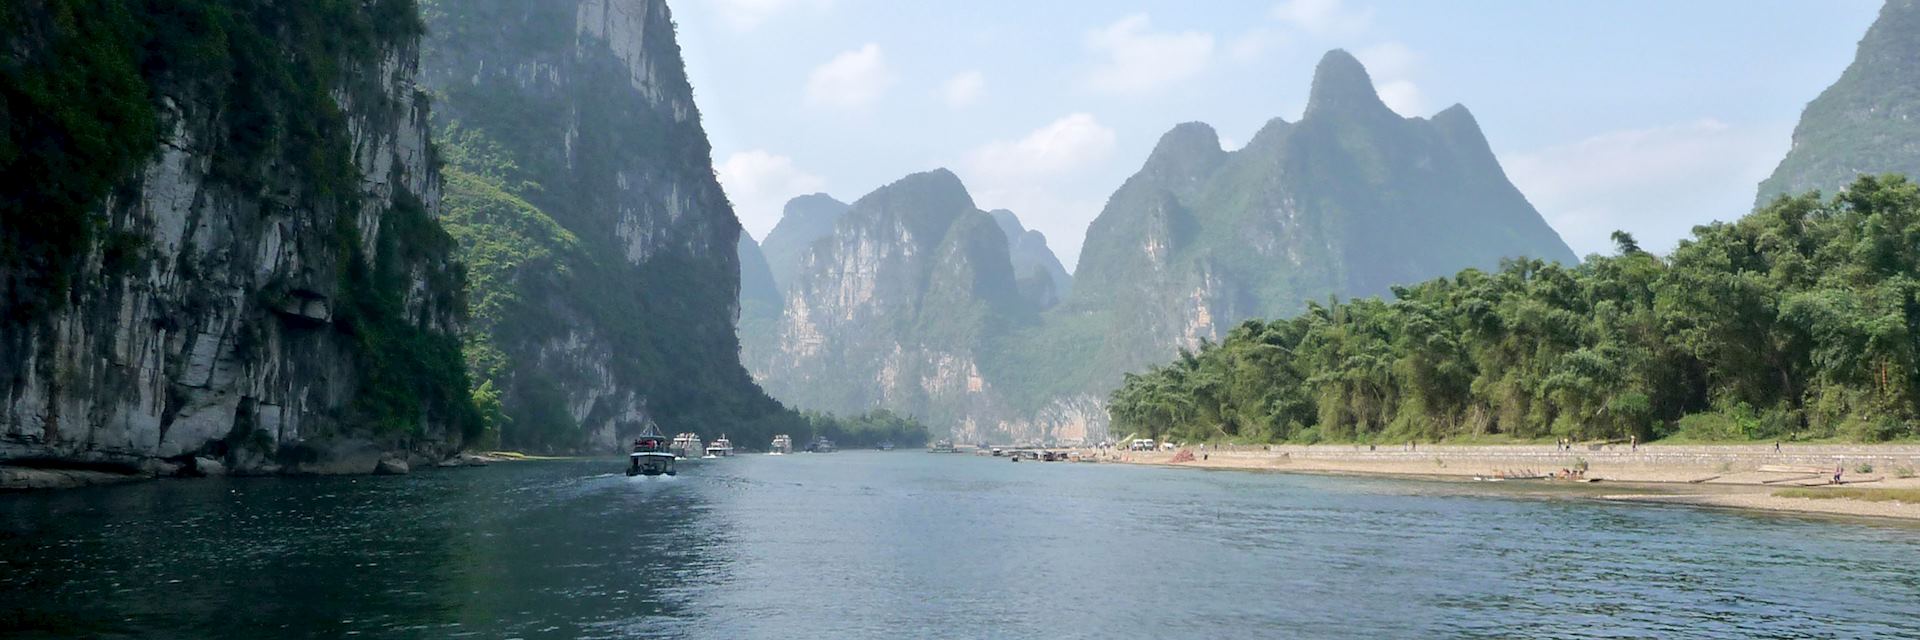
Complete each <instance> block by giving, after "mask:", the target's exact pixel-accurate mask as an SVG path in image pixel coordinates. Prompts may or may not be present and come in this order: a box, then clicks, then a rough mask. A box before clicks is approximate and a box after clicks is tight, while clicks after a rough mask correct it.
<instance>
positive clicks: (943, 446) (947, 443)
mask: <svg viewBox="0 0 1920 640" xmlns="http://www.w3.org/2000/svg"><path fill="white" fill-rule="evenodd" d="M959 451H960V450H959V449H955V448H954V446H953V441H952V440H935V441H933V446H931V447H928V448H927V453H958V452H959Z"/></svg>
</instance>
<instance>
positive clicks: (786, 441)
mask: <svg viewBox="0 0 1920 640" xmlns="http://www.w3.org/2000/svg"><path fill="white" fill-rule="evenodd" d="M789 453H793V438H791V437H789V436H787V434H784V433H783V434H780V435H777V436H774V437H773V447H772V448H771V449H769V450H768V451H767V455H770V456H779V455H786V454H789Z"/></svg>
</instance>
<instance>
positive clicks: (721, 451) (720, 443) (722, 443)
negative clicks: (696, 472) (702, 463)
mask: <svg viewBox="0 0 1920 640" xmlns="http://www.w3.org/2000/svg"><path fill="white" fill-rule="evenodd" d="M730 455H733V441H732V440H728V439H727V434H724V433H722V434H720V437H719V438H715V439H714V441H713V443H712V444H709V445H707V455H704V456H701V457H703V458H725V457H727V456H730Z"/></svg>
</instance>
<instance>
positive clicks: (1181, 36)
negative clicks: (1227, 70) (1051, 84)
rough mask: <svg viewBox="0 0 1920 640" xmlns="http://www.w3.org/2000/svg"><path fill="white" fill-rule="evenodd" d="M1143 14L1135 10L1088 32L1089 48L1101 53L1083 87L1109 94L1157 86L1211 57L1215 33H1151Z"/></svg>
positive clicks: (1181, 76) (1196, 68)
mask: <svg viewBox="0 0 1920 640" xmlns="http://www.w3.org/2000/svg"><path fill="white" fill-rule="evenodd" d="M1150 26H1151V23H1150V22H1149V21H1148V19H1147V16H1146V14H1134V15H1131V16H1127V17H1125V18H1121V19H1120V20H1119V21H1118V22H1115V23H1113V24H1110V25H1107V26H1105V27H1101V28H1099V29H1094V30H1092V31H1089V32H1087V35H1086V47H1087V50H1089V51H1092V52H1094V53H1096V54H1099V55H1101V56H1104V57H1105V58H1106V59H1105V60H1103V61H1101V62H1100V63H1099V64H1098V65H1096V66H1095V67H1094V68H1093V72H1092V73H1091V74H1090V75H1089V76H1088V77H1087V85H1088V86H1090V87H1092V88H1094V89H1096V90H1099V91H1104V92H1109V93H1142V92H1146V91H1151V90H1154V89H1158V88H1160V87H1162V86H1165V85H1167V84H1168V83H1172V82H1175V81H1178V80H1181V79H1184V78H1186V77H1188V76H1191V75H1193V74H1195V73H1199V72H1200V70H1202V69H1205V68H1206V66H1207V63H1208V62H1210V61H1211V60H1212V59H1213V36H1212V35H1209V34H1206V33H1201V32H1198V31H1183V32H1180V33H1167V32H1153V31H1149V27H1150Z"/></svg>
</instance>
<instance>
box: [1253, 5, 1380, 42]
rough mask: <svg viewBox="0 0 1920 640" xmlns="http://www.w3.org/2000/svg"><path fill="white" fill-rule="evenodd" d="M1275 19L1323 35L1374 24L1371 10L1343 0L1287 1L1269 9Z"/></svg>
mask: <svg viewBox="0 0 1920 640" xmlns="http://www.w3.org/2000/svg"><path fill="white" fill-rule="evenodd" d="M1270 13H1271V15H1272V16H1273V18H1274V19H1275V20H1279V21H1281V22H1283V23H1286V24H1288V25H1291V26H1293V27H1296V28H1298V29H1300V30H1301V31H1305V32H1307V33H1311V34H1315V35H1322V36H1341V35H1352V34H1356V33H1360V32H1362V31H1366V30H1367V27H1369V26H1371V25H1372V24H1373V9H1372V8H1370V7H1369V8H1365V9H1350V8H1348V7H1347V6H1346V3H1345V2H1342V0H1287V1H1286V2H1282V3H1280V4H1279V5H1277V6H1275V7H1274V8H1273V10H1272V11H1271V12H1270Z"/></svg>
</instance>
